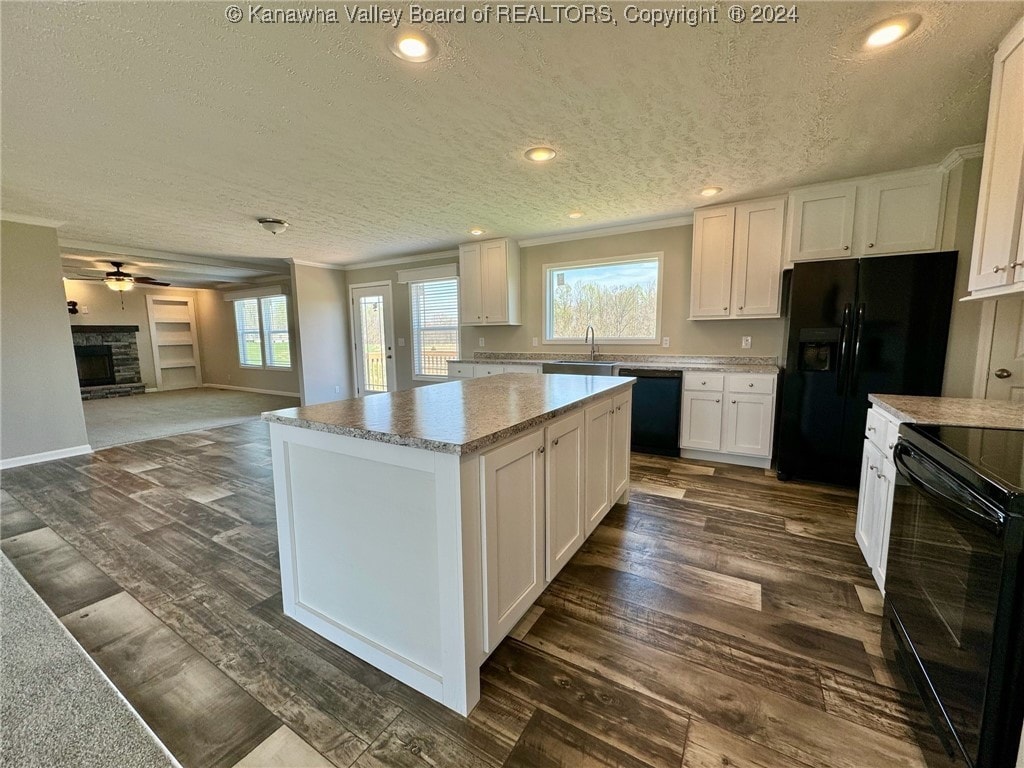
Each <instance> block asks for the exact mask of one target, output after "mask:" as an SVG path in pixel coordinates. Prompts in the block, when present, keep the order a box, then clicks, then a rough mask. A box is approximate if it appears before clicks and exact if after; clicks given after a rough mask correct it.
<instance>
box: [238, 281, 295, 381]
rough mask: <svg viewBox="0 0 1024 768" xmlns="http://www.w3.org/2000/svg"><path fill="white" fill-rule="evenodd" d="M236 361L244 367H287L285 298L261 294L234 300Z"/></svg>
mask: <svg viewBox="0 0 1024 768" xmlns="http://www.w3.org/2000/svg"><path fill="white" fill-rule="evenodd" d="M235 331H236V333H237V334H238V363H239V365H241V366H242V367H244V368H291V367H292V350H291V340H290V339H289V331H288V299H287V297H285V296H262V297H258V298H248V299H237V300H236V301H235Z"/></svg>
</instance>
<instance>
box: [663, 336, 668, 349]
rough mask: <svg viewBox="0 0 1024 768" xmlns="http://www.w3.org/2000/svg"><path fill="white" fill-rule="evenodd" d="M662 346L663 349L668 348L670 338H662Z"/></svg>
mask: <svg viewBox="0 0 1024 768" xmlns="http://www.w3.org/2000/svg"><path fill="white" fill-rule="evenodd" d="M661 346H663V347H667V346H668V336H663V337H662V339H661Z"/></svg>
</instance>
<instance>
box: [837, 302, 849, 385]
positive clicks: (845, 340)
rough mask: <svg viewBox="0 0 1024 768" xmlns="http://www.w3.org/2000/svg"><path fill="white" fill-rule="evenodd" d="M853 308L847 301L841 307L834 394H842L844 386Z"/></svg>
mask: <svg viewBox="0 0 1024 768" xmlns="http://www.w3.org/2000/svg"><path fill="white" fill-rule="evenodd" d="M852 309H853V305H851V304H849V303H847V304H846V306H845V307H843V325H842V328H840V330H839V362H838V363H837V365H836V394H837V395H841V394H843V390H844V389H845V388H846V372H847V368H848V366H847V365H846V356H847V355H848V354H849V351H850V349H849V347H850V311H851V310H852Z"/></svg>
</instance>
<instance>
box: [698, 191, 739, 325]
mask: <svg viewBox="0 0 1024 768" xmlns="http://www.w3.org/2000/svg"><path fill="white" fill-rule="evenodd" d="M735 221H736V209H735V207H733V206H727V207H724V208H703V209H700V210H697V211H694V214H693V267H692V277H693V281H692V283H691V284H690V316H691V317H728V316H729V301H730V288H731V287H732V251H733V239H734V225H735Z"/></svg>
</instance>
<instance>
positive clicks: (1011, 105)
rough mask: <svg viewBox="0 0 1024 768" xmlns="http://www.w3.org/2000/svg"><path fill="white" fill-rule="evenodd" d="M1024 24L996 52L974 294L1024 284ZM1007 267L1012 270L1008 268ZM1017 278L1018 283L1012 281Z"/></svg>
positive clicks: (973, 263)
mask: <svg viewBox="0 0 1024 768" xmlns="http://www.w3.org/2000/svg"><path fill="white" fill-rule="evenodd" d="M1022 165H1024V19H1021V21H1019V22H1017V24H1016V25H1014V27H1013V29H1012V30H1010V34H1008V35H1007V36H1006V38H1005V39H1004V40H1003V42H1002V44H1001V45H1000V46H999V49H998V50H997V51H996V58H995V67H994V69H993V70H992V95H991V96H990V97H989V107H988V127H987V128H986V129H985V158H984V160H983V164H982V167H981V191H980V193H979V197H978V217H977V224H976V225H975V228H974V249H973V253H972V255H971V280H970V289H971V290H972V291H977V290H982V289H984V288H1000V287H1002V286H1006V285H1010V284H1011V283H1013V282H1014V280H1015V279H1018V280H1020V279H1024V263H1021V262H1024V247H1022V244H1021V243H1020V237H1021V233H1022V232H1024V228H1022V218H1024V168H1022ZM1011 264H1012V265H1013V266H1011ZM1015 273H1016V275H1017V277H1016V278H1015Z"/></svg>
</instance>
